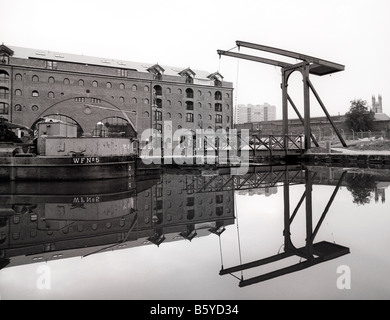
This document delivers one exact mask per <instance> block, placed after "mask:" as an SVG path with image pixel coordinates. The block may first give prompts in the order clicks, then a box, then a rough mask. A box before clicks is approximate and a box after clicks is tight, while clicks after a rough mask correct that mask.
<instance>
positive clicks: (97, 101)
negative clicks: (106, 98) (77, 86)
mask: <svg viewBox="0 0 390 320" xmlns="http://www.w3.org/2000/svg"><path fill="white" fill-rule="evenodd" d="M82 99H84V101H83V102H85V98H82ZM91 102H92V103H102V100H100V99H97V98H91Z"/></svg>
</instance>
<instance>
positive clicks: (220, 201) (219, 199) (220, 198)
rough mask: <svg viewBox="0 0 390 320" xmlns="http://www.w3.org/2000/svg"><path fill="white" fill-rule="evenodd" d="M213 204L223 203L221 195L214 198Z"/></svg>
mask: <svg viewBox="0 0 390 320" xmlns="http://www.w3.org/2000/svg"><path fill="white" fill-rule="evenodd" d="M215 202H216V203H217V204H221V203H223V195H222V194H219V195H216V196H215Z"/></svg>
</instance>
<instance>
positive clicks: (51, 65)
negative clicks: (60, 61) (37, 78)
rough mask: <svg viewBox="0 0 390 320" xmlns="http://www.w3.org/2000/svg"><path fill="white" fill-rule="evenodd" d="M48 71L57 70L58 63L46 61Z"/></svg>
mask: <svg viewBox="0 0 390 320" xmlns="http://www.w3.org/2000/svg"><path fill="white" fill-rule="evenodd" d="M46 69H52V70H54V69H57V61H46Z"/></svg>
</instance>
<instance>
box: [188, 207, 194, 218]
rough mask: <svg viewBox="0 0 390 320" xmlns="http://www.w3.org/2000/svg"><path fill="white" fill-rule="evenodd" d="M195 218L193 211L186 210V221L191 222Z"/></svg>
mask: <svg viewBox="0 0 390 320" xmlns="http://www.w3.org/2000/svg"><path fill="white" fill-rule="evenodd" d="M194 218H195V210H194V209H191V210H187V220H192V219H194Z"/></svg>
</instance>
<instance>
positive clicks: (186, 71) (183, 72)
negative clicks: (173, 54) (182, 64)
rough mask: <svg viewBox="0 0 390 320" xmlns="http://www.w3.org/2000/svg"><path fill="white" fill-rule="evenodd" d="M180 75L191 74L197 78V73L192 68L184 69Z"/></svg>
mask: <svg viewBox="0 0 390 320" xmlns="http://www.w3.org/2000/svg"><path fill="white" fill-rule="evenodd" d="M179 75H181V76H182V77H183V76H190V77H191V78H195V75H196V73H195V72H194V71H192V70H191V69H190V68H187V69H184V70H182V71H180V72H179Z"/></svg>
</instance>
